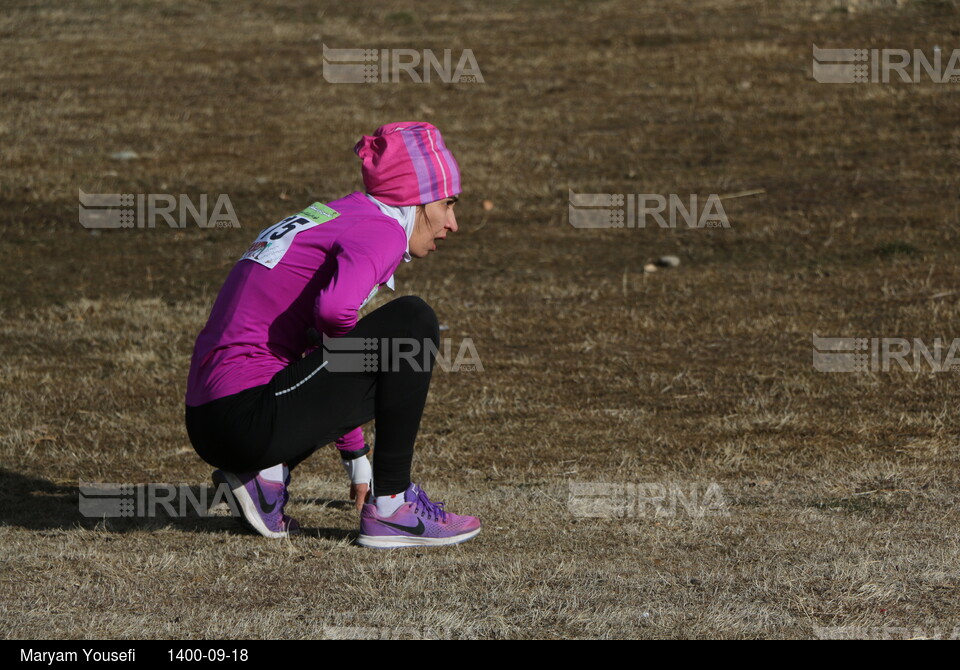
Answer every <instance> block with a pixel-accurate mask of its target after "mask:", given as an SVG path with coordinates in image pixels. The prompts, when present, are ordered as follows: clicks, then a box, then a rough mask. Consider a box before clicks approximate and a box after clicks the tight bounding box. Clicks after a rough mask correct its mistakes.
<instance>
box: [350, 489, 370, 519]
mask: <svg viewBox="0 0 960 670" xmlns="http://www.w3.org/2000/svg"><path fill="white" fill-rule="evenodd" d="M369 496H370V485H369V484H351V485H350V500H355V501H356V505H357V511H358V512H359V511H361V510H362V509H363V504H364V503H365V502H367V498H368V497H369Z"/></svg>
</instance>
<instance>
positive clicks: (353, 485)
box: [340, 456, 373, 511]
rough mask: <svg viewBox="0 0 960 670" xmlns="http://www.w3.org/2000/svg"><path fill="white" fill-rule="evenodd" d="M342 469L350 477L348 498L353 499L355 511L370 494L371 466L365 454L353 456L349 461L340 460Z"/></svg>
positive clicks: (359, 508) (360, 507) (361, 506)
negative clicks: (358, 456) (357, 456)
mask: <svg viewBox="0 0 960 670" xmlns="http://www.w3.org/2000/svg"><path fill="white" fill-rule="evenodd" d="M340 462H341V463H342V464H343V469H344V471H346V473H347V477H349V478H350V500H353V501H354V502H355V504H356V506H357V511H360V510H362V509H363V504H364V503H365V502H367V498H368V496H369V494H370V480H371V479H373V468H372V467H371V466H370V459H368V458H367V457H366V456H361V457H360V458H353V459H350V460H349V461H347V460H341V461H340Z"/></svg>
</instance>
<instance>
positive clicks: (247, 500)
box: [213, 470, 290, 539]
mask: <svg viewBox="0 0 960 670" xmlns="http://www.w3.org/2000/svg"><path fill="white" fill-rule="evenodd" d="M213 483H214V484H216V485H217V486H219V485H220V484H226V485H227V486H228V487H229V488H230V493H232V494H233V499H234V500H235V501H236V503H237V507H239V508H240V513H241V514H243V517H241V519H240V521H241V522H242V523H243V524H244V525H245V526H247V527H248V528H250V530H253V531H254V532H256V533H259V534H260V535H263V536H264V537H269V538H272V539H285V538H287V537H290V533H288V532H287V531H282V532H279V533H278V532H276V531H273V530H270V529H269V528H267V527H266V526H265V525H264V524H263V519H261V518H260V513H259V512H257V505H256V503H254V502H253V498H251V497H250V494H249V493H247V489H246V487H245V486H244V485H243V483H242V482H241V481H240V480H239V479H237V477H235V476H234V474H233V473H231V472H224V471H223V470H217V471H216V472H214V473H213Z"/></svg>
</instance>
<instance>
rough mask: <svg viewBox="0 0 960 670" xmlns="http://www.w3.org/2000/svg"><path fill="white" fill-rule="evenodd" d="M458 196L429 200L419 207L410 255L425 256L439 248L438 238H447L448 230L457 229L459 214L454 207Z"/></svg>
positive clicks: (414, 224)
mask: <svg viewBox="0 0 960 670" xmlns="http://www.w3.org/2000/svg"><path fill="white" fill-rule="evenodd" d="M457 200H458V197H457V196H455V195H454V196H451V197H449V198H444V199H443V200H435V201H434V202H428V203H427V204H426V205H424V206H423V207H422V208H417V217H416V219H414V223H413V233H411V235H410V255H411V256H413V257H414V258H425V257H426V255H427V254H428V253H430V252H431V251H436V250H437V240H444V239H446V238H447V231H448V230H450V231H453V232H456V231H457V215H456V214H454V212H453V208H454V205H456V204H457Z"/></svg>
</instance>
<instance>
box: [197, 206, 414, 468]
mask: <svg viewBox="0 0 960 670" xmlns="http://www.w3.org/2000/svg"><path fill="white" fill-rule="evenodd" d="M406 250H407V236H406V233H405V232H404V230H403V227H401V225H400V224H399V223H398V222H397V221H396V220H395V219H393V218H391V217H389V216H387V215H386V214H384V213H382V212H381V211H380V209H379V208H378V207H377V206H376V204H374V203H373V202H371V201H370V199H368V198H367V197H366V196H365V195H364V194H363V193H360V192H357V193H352V194H350V195H348V196H347V197H345V198H341V199H340V200H335V201H334V202H331V203H329V204H327V205H322V204H320V203H314V204H313V205H311V206H310V207H308V208H307V209H305V210H303V211H302V212H300V213H299V214H297V215H294V216H292V217H288V218H287V219H284V220H283V221H281V222H280V223H278V224H275V225H274V226H270V227H269V228H266V229H264V231H262V232H261V233H260V235H259V236H258V237H257V240H256V241H255V242H254V244H253V245H252V246H251V247H250V249H248V250H247V252H246V253H245V254H244V255H243V257H242V258H241V259H240V260H239V261H238V262H237V264H236V265H234V267H233V269H232V270H231V271H230V274H229V276H228V277H227V280H226V282H225V283H224V285H223V288H221V289H220V293H219V295H218V296H217V299H216V301H215V302H214V305H213V309H212V310H211V312H210V318H209V319H208V320H207V325H206V326H205V327H204V328H203V330H202V331H200V335H199V336H198V337H197V342H196V345H195V347H194V350H193V358H192V360H191V362H190V375H189V377H188V379H187V393H186V404H187V405H191V406H198V405H202V404H204V403H207V402H210V401H212V400H216V399H218V398H222V397H225V396H228V395H232V394H234V393H239V392H240V391H243V390H246V389H248V388H252V387H254V386H259V385H261V384H266V383H267V382H269V381H270V380H271V379H272V378H273V376H274V375H275V374H276V373H277V372H279V371H280V370H282V369H283V368H285V367H287V366H288V365H290V364H291V363H293V362H294V361H296V360H298V359H299V358H301V356H302V355H303V353H304V352H305V351H307V350H309V349H311V348H312V343H311V342H310V339H309V335H308V332H309V331H310V329H311V328H312V329H316V330H317V331H319V332H320V333H323V334H325V335H327V336H328V337H339V336H341V335H344V334H345V333H348V332H349V331H350V330H352V329H353V327H354V326H355V325H356V323H357V319H358V315H357V313H358V311H359V310H360V308H361V307H362V306H363V304H365V303H366V301H367V300H368V299H369V298H371V297H372V296H373V294H374V293H376V291H377V290H378V289H379V288H381V287H382V286H383V285H385V284H386V285H389V286H390V287H391V288H392V285H393V282H392V280H391V279H392V276H393V273H394V271H395V270H396V269H397V267H398V266H399V265H400V262H401V260H402V259H403V254H404V252H405V251H406ZM388 280H391V281H389V284H387V282H388ZM336 446H337V448H338V449H340V450H341V451H353V450H357V449H362V448H363V446H364V445H363V431H362V430H361V429H360V428H359V427H358V428H356V429H354V430H352V431H351V432H349V433H347V434H346V435H344V436H343V437H341V438H340V439H339V440H337V443H336Z"/></svg>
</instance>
